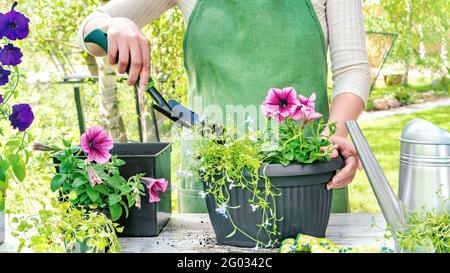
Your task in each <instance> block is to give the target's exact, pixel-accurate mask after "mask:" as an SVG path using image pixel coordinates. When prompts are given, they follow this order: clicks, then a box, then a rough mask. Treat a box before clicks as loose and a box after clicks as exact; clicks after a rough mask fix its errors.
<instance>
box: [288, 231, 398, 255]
mask: <svg viewBox="0 0 450 273" xmlns="http://www.w3.org/2000/svg"><path fill="white" fill-rule="evenodd" d="M295 252H309V253H393V252H394V250H392V249H391V248H389V247H385V246H383V247H372V246H367V247H358V248H354V247H344V246H340V245H337V244H335V243H333V242H331V241H330V240H328V239H325V238H316V237H312V236H308V235H305V234H301V233H299V234H298V235H297V238H296V239H293V238H289V239H285V240H283V242H282V243H281V247H280V253H295Z"/></svg>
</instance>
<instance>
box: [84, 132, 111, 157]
mask: <svg viewBox="0 0 450 273" xmlns="http://www.w3.org/2000/svg"><path fill="white" fill-rule="evenodd" d="M80 143H81V149H83V151H84V152H85V153H87V154H88V158H87V159H88V161H90V162H92V161H95V162H97V163H100V164H103V163H106V162H108V161H109V159H110V158H111V154H110V153H109V150H111V149H112V147H113V146H114V144H113V139H112V137H111V136H110V135H109V134H108V133H107V132H106V131H105V130H104V129H103V128H102V127H100V126H93V127H90V128H89V129H87V131H86V133H84V134H82V135H81V138H80Z"/></svg>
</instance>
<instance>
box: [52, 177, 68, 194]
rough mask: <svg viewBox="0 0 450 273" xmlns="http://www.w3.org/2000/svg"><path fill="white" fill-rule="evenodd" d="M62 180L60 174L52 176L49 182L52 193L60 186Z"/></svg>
mask: <svg viewBox="0 0 450 273" xmlns="http://www.w3.org/2000/svg"><path fill="white" fill-rule="evenodd" d="M64 180H65V179H64V176H63V175H61V174H56V175H55V176H53V178H52V181H51V182H50V189H51V190H52V192H55V191H56V190H58V189H59V188H60V187H61V186H62V184H63V182H64Z"/></svg>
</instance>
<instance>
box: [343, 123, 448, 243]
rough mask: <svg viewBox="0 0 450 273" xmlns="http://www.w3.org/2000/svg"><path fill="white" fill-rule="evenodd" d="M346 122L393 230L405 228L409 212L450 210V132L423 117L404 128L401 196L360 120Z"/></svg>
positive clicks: (401, 138)
mask: <svg viewBox="0 0 450 273" xmlns="http://www.w3.org/2000/svg"><path fill="white" fill-rule="evenodd" d="M345 124H346V126H347V129H348V131H349V133H350V136H351V138H352V141H353V144H354V145H355V147H356V150H357V151H358V154H359V157H360V159H361V162H362V163H363V165H364V170H365V172H366V175H367V178H368V179H369V181H370V184H371V186H372V189H373V191H374V193H375V196H376V198H377V201H378V204H379V205H380V207H381V211H382V212H383V215H384V217H385V219H386V222H387V223H388V224H389V225H390V226H391V227H392V229H393V230H395V231H399V232H403V231H405V228H406V224H407V213H409V212H418V213H420V212H421V211H423V210H432V209H434V210H436V211H438V212H444V213H448V212H450V205H449V204H448V203H449V202H446V201H448V199H449V198H450V133H449V132H446V131H445V130H443V129H441V128H439V127H437V126H436V125H434V124H432V123H430V122H428V121H426V120H422V119H414V120H411V121H410V122H409V123H408V124H407V125H406V126H405V127H404V129H403V131H402V134H401V137H400V142H401V149H400V172H399V187H398V193H399V198H398V197H397V196H396V195H395V194H394V191H393V190H392V188H391V187H390V185H389V182H388V180H387V179H386V176H385V175H384V173H383V171H382V169H381V167H380V165H379V164H378V162H377V160H376V158H375V156H374V154H373V152H372V151H371V149H370V147H369V145H368V143H367V141H366V139H365V138H364V135H363V133H362V132H361V129H360V128H359V126H358V124H357V122H356V121H347V122H346V123H345ZM397 247H398V244H397Z"/></svg>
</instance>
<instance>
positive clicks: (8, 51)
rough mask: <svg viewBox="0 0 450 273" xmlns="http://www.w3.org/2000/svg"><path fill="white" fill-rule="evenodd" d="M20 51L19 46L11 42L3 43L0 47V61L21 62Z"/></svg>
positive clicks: (6, 63)
mask: <svg viewBox="0 0 450 273" xmlns="http://www.w3.org/2000/svg"><path fill="white" fill-rule="evenodd" d="M22 56H23V54H22V52H21V51H20V48H18V47H15V46H13V45H12V44H7V45H5V46H4V47H3V48H2V49H0V62H1V63H2V64H3V65H13V66H15V65H18V64H20V63H21V62H22V59H21V58H22Z"/></svg>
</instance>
